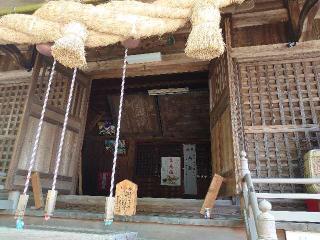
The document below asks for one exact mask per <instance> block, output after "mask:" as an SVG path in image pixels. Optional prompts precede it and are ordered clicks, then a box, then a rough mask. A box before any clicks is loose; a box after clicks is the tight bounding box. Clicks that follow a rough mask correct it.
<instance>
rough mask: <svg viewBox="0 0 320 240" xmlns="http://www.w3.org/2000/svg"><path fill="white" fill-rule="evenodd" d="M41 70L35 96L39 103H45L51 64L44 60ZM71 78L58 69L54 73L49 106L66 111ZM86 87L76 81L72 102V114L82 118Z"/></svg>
mask: <svg viewBox="0 0 320 240" xmlns="http://www.w3.org/2000/svg"><path fill="white" fill-rule="evenodd" d="M42 65H43V66H42V68H41V72H40V74H39V77H38V78H37V86H36V88H35V96H36V98H37V99H36V100H37V103H39V104H41V105H42V103H43V100H44V96H45V91H46V89H47V85H48V78H49V74H50V72H51V64H50V63H48V62H46V61H43V63H42ZM70 84H71V79H70V76H65V73H63V72H59V71H56V72H55V74H54V80H53V82H52V86H51V90H50V95H49V100H48V106H49V107H52V108H53V109H54V110H56V111H59V112H60V111H62V112H65V110H66V107H67V100H68V94H69V89H70ZM84 91H85V90H84V89H83V88H82V87H81V85H80V84H79V82H75V89H74V96H73V102H72V104H71V110H70V116H71V117H75V118H78V119H79V118H80V116H81V113H82V111H83V110H84V109H81V106H82V105H83V101H84V99H85V93H84Z"/></svg>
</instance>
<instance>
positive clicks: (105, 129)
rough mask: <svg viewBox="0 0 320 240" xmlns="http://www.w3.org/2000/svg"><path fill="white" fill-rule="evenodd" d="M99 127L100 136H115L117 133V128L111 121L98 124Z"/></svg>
mask: <svg viewBox="0 0 320 240" xmlns="http://www.w3.org/2000/svg"><path fill="white" fill-rule="evenodd" d="M97 126H98V133H99V135H100V136H104V135H108V136H112V135H115V133H116V128H115V126H114V125H112V124H111V122H109V121H105V122H98V123H97Z"/></svg>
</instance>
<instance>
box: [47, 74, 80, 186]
mask: <svg viewBox="0 0 320 240" xmlns="http://www.w3.org/2000/svg"><path fill="white" fill-rule="evenodd" d="M76 76H77V68H75V69H74V71H73V75H72V81H71V86H70V92H69V98H68V103H67V109H66V113H65V115H64V121H63V127H62V132H61V137H60V144H59V148H58V154H57V159H56V166H55V170H54V175H53V182H52V190H53V191H54V190H55V188H56V183H57V177H58V171H59V166H60V161H61V154H62V148H63V143H64V138H65V135H66V129H67V123H68V119H69V112H70V107H71V102H72V97H73V90H74V84H75V81H76Z"/></svg>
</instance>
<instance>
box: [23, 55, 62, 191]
mask: <svg viewBox="0 0 320 240" xmlns="http://www.w3.org/2000/svg"><path fill="white" fill-rule="evenodd" d="M55 68H56V60H54V61H53V64H52V68H51V73H50V77H49V82H48V86H47V90H46V95H45V97H44V101H43V106H42V111H41V116H40V120H39V123H38V129H37V134H36V139H35V141H34V144H33V149H32V154H31V160H30V164H29V169H28V174H27V179H26V182H25V184H24V190H23V194H24V195H26V194H27V191H28V187H29V183H30V178H31V172H32V169H33V167H34V163H35V161H36V154H37V150H38V147H39V140H40V135H41V130H42V125H43V118H44V114H45V112H46V108H47V104H48V99H49V94H50V89H51V83H52V80H53V76H54V72H55Z"/></svg>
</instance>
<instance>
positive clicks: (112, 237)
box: [0, 227, 137, 240]
mask: <svg viewBox="0 0 320 240" xmlns="http://www.w3.org/2000/svg"><path fill="white" fill-rule="evenodd" d="M0 239H1V240H2V239H3V240H20V239H21V240H44V239H45V240H66V239H68V240H135V239H137V233H132V232H131V233H125V232H123V233H113V232H104V233H102V232H100V233H97V231H95V233H87V232H86V233H83V232H75V231H62V230H61V229H59V231H56V230H43V229H24V230H16V229H14V228H7V227H0Z"/></svg>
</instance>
